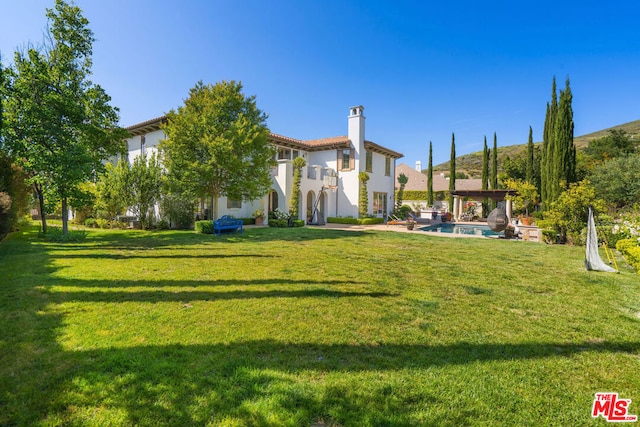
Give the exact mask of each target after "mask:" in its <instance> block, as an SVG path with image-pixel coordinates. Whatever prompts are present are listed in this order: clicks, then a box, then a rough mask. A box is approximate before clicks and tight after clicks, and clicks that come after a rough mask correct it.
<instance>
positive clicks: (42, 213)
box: [33, 183, 47, 234]
mask: <svg viewBox="0 0 640 427" xmlns="http://www.w3.org/2000/svg"><path fill="white" fill-rule="evenodd" d="M33 189H34V190H35V192H36V195H37V196H38V209H39V211H40V221H41V222H42V232H43V233H44V234H47V218H46V213H45V211H44V194H43V191H42V186H41V185H40V186H39V185H38V184H36V183H34V184H33Z"/></svg>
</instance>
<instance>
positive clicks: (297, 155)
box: [291, 150, 300, 160]
mask: <svg viewBox="0 0 640 427" xmlns="http://www.w3.org/2000/svg"><path fill="white" fill-rule="evenodd" d="M297 157H300V151H298V150H293V157H292V158H291V160H293V159H295V158H297Z"/></svg>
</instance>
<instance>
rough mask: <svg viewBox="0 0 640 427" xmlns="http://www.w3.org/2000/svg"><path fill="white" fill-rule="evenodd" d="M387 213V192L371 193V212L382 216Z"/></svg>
mask: <svg viewBox="0 0 640 427" xmlns="http://www.w3.org/2000/svg"><path fill="white" fill-rule="evenodd" d="M386 213H387V193H378V192H374V193H373V214H374V215H375V216H377V217H384V215H385V214H386Z"/></svg>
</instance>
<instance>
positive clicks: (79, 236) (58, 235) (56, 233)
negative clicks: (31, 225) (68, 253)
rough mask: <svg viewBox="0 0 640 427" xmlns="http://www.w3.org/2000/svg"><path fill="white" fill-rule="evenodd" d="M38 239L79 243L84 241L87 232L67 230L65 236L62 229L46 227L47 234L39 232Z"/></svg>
mask: <svg viewBox="0 0 640 427" xmlns="http://www.w3.org/2000/svg"><path fill="white" fill-rule="evenodd" d="M38 237H42V238H44V239H46V240H48V241H50V242H55V243H65V242H80V241H83V240H85V239H86V237H87V232H86V231H85V230H69V232H68V233H67V235H66V236H65V235H64V234H62V227H53V226H49V227H47V233H46V234H45V233H43V232H42V231H40V232H39V233H38Z"/></svg>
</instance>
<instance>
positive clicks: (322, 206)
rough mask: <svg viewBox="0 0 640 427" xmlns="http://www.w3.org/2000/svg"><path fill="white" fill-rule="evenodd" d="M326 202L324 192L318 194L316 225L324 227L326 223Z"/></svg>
mask: <svg viewBox="0 0 640 427" xmlns="http://www.w3.org/2000/svg"><path fill="white" fill-rule="evenodd" d="M326 200H327V194H326V191H322V192H321V193H320V194H318V202H317V203H318V218H317V221H318V224H321V225H324V224H326V221H327V215H326V204H327V203H326Z"/></svg>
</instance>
